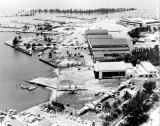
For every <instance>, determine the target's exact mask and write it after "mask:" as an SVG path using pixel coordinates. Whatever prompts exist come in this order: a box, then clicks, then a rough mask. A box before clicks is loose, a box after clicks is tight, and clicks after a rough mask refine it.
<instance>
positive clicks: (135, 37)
mask: <svg viewBox="0 0 160 126" xmlns="http://www.w3.org/2000/svg"><path fill="white" fill-rule="evenodd" d="M128 35H129V36H130V37H131V38H132V39H133V45H134V44H136V41H138V39H139V38H140V31H139V29H133V30H132V31H129V32H128Z"/></svg>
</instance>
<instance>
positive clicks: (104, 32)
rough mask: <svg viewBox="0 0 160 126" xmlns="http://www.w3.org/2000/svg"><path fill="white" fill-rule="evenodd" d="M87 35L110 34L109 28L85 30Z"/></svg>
mask: <svg viewBox="0 0 160 126" xmlns="http://www.w3.org/2000/svg"><path fill="white" fill-rule="evenodd" d="M85 34H86V35H102V34H103V35H108V31H107V30H105V29H104V30H86V31H85Z"/></svg>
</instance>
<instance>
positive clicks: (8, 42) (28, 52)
mask: <svg viewBox="0 0 160 126" xmlns="http://www.w3.org/2000/svg"><path fill="white" fill-rule="evenodd" d="M5 44H6V45H8V46H10V47H12V48H14V49H17V50H19V51H21V52H23V53H25V54H27V55H29V56H32V53H30V51H27V50H24V49H23V48H20V47H18V46H16V47H15V46H14V45H13V44H12V42H11V41H7V42H5Z"/></svg>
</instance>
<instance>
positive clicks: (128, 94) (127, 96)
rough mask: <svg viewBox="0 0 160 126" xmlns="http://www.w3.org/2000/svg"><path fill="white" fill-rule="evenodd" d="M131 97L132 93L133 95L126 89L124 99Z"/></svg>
mask: <svg viewBox="0 0 160 126" xmlns="http://www.w3.org/2000/svg"><path fill="white" fill-rule="evenodd" d="M131 97H132V95H131V94H130V93H129V92H128V91H126V92H125V94H124V95H123V99H124V100H128V99H130V98H131Z"/></svg>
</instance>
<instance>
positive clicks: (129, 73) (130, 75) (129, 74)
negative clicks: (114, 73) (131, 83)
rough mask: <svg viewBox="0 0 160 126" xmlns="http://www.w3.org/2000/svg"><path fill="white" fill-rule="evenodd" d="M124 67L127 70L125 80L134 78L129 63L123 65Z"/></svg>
mask: <svg viewBox="0 0 160 126" xmlns="http://www.w3.org/2000/svg"><path fill="white" fill-rule="evenodd" d="M125 66H126V68H127V70H126V78H132V77H135V70H134V69H133V65H132V64H131V63H125Z"/></svg>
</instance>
